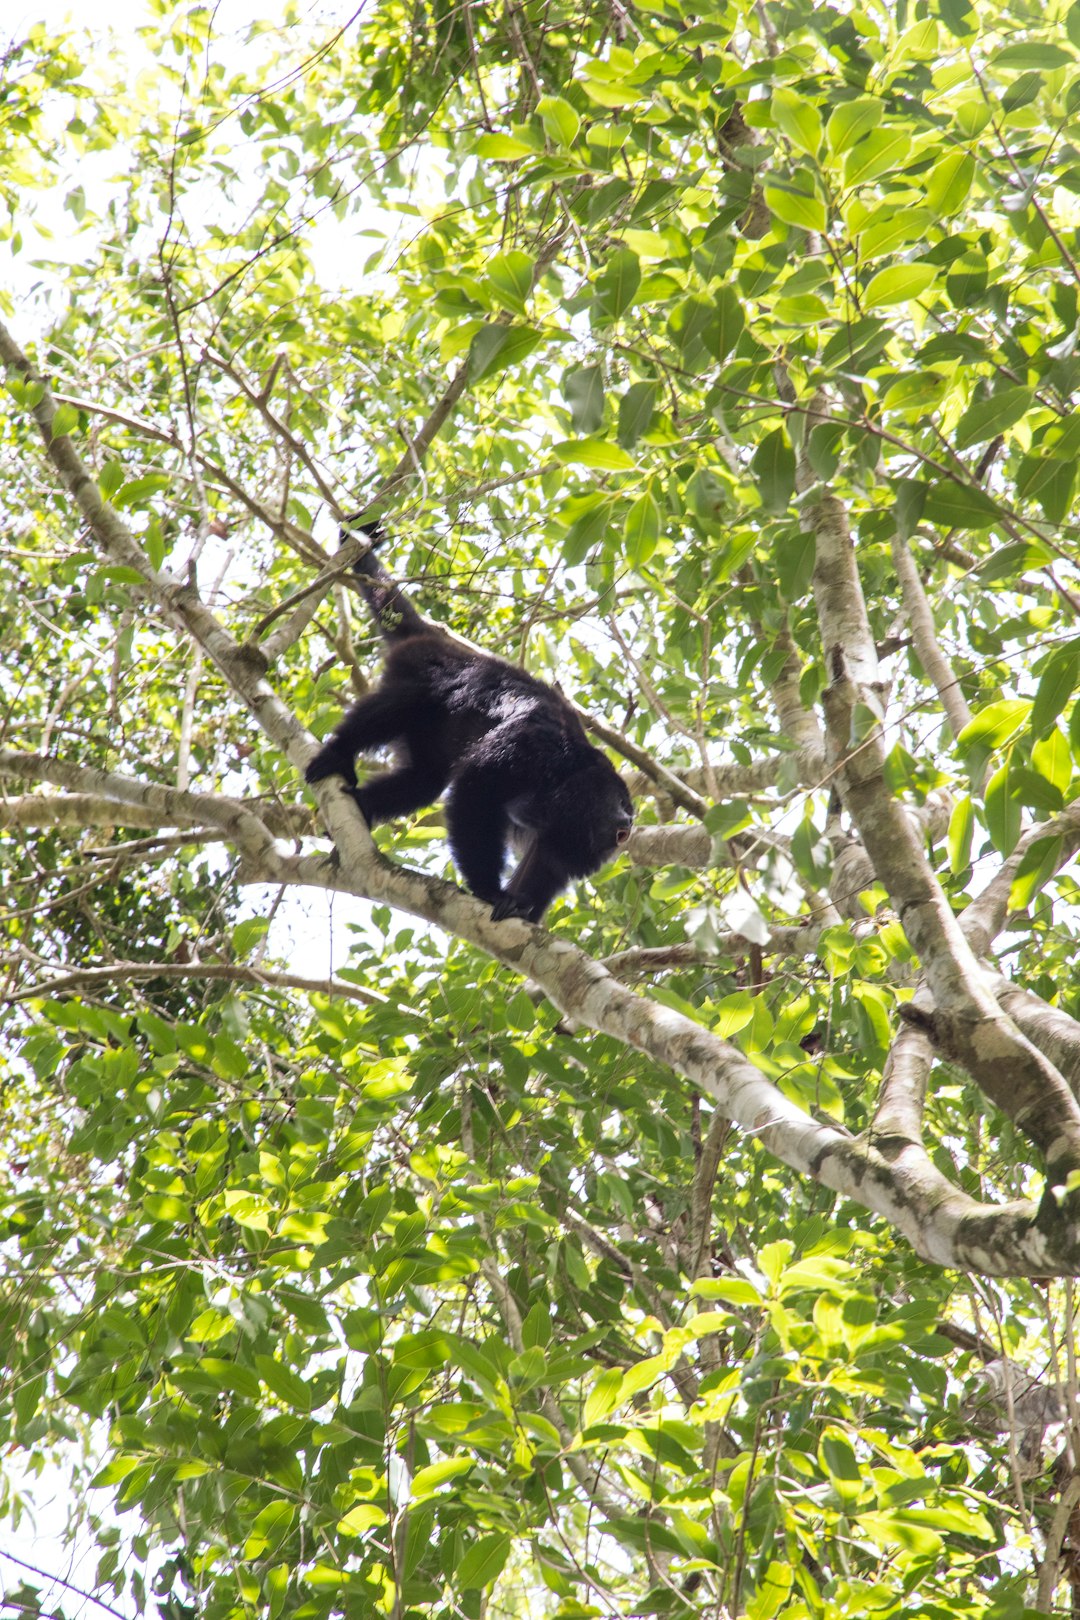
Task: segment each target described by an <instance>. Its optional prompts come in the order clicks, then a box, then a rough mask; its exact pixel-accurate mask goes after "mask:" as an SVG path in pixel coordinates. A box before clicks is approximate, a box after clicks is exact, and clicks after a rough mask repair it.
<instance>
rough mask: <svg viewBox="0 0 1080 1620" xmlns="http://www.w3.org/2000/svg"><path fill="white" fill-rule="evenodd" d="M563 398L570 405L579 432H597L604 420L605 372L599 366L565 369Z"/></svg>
mask: <svg viewBox="0 0 1080 1620" xmlns="http://www.w3.org/2000/svg"><path fill="white" fill-rule="evenodd" d="M562 392H563V398H564V399H565V401H566V403H567V404H568V405H569V407H570V420H571V421H572V422H573V424H574V427H575V428H576V429H577V431H578V432H579V433H595V432H596V430H597V428H598V427H599V426H600V424H601V422H602V421H603V420H604V374H603V371H602V370H601V368H600V367H599V366H579V367H578V368H577V370H575V371H564V372H563V380H562Z"/></svg>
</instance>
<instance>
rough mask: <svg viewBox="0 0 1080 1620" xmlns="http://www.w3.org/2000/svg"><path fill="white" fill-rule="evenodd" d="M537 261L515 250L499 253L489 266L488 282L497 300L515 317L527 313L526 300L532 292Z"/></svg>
mask: <svg viewBox="0 0 1080 1620" xmlns="http://www.w3.org/2000/svg"><path fill="white" fill-rule="evenodd" d="M535 269H536V261H535V260H534V259H532V258H530V256H529V254H527V253H522V252H521V251H520V250H519V249H517V248H513V249H511V251H510V252H509V253H497V254H496V255H495V257H494V259H492V261H491V264H490V265H489V266H488V281H489V283H490V285H491V290H492V292H493V293H494V295H495V298H496V300H497V301H498V302H499V303H500V304H502V306H503V308H504V309H508V310H510V311H511V312H512V313H513V314H515V315H523V314H524V313H525V300H526V299H527V298H528V296H529V294H530V292H531V291H532V284H533V275H534V272H535Z"/></svg>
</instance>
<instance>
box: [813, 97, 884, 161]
mask: <svg viewBox="0 0 1080 1620" xmlns="http://www.w3.org/2000/svg"><path fill="white" fill-rule="evenodd" d="M884 113H885V103H884V102H883V101H879V100H878V99H877V97H876V96H857V97H856V98H855V100H854V101H842V102H841V103H840V105H839V106H838V107H836V108H835V109H834V111H833V112H832V113H830V115H829V122H828V123H827V124H826V126H825V138H826V140H827V141H828V143H829V150H830V151H831V152H832V154H833V156H834V157H839V156H840V155H841V154H842V153H843V152H847V151H849V150H850V148H851V147H853V146H856V145H857V144H858V142H859V141H861V140H862V139H863V137H864V136H865V135H869V133H870V131H871V130H872V129H875V128H876V127H877V125H878V124H880V122H881V120H882V117H883V116H884Z"/></svg>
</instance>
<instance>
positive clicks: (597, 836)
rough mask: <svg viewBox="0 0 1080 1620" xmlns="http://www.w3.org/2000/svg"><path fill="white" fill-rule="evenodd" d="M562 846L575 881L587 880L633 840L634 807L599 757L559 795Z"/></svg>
mask: <svg viewBox="0 0 1080 1620" xmlns="http://www.w3.org/2000/svg"><path fill="white" fill-rule="evenodd" d="M556 797H557V798H558V799H559V801H560V802H559V805H558V822H557V825H558V834H559V844H560V846H561V849H562V853H563V856H564V858H565V860H566V863H567V866H568V868H569V870H570V871H571V873H572V874H573V875H574V876H575V877H587V876H588V874H589V873H590V872H595V871H596V869H597V867H598V866H603V864H604V862H605V861H606V860H610V858H611V856H612V855H614V853H615V851H616V850H617V849H619V848H621V846H622V845H623V844H625V843H626V840H627V839H628V838H629V837H630V834H631V832H632V831H633V827H634V806H633V804H632V802H631V799H630V795H629V793H628V792H627V789H626V783H625V782H624V781H623V779H622V777H621V776H620V775H619V773H618V771H617V770H616V769H615V767H614V766H613V765H612V764H611V763H610V762H609V761H608V760H607V759H605V758H604V756H603V755H602V754H600V755H598V757H597V760H596V763H595V764H590V765H588V766H586V767H585V769H584V770H581V771H577V772H575V774H574V775H573V776H572V777H570V778H569V780H568V781H567V782H566V783H565V784H564V785H563V787H562V788H561V789H560V790H559V793H558V794H557V795H556Z"/></svg>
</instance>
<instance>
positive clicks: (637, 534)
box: [624, 491, 660, 568]
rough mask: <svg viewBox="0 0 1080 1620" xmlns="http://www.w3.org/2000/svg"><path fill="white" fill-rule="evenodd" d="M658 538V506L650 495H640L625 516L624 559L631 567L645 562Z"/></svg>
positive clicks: (654, 547) (653, 549)
mask: <svg viewBox="0 0 1080 1620" xmlns="http://www.w3.org/2000/svg"><path fill="white" fill-rule="evenodd" d="M659 539H660V508H659V507H658V506H657V504H656V502H655V501H654V500H653V498H652V496H651V495H650V494H649V493H648V492H647V491H646V493H645V494H644V495H642V496H640V497H639V498H638V499H637V500H636V501H635V502H634V504H633V506H632V507H631V508H630V511H629V512H628V513H627V517H626V530H625V534H624V542H625V551H626V560H627V562H628V563H629V564H630V566H631V568H640V567H641V565H642V564H643V563H647V562H648V560H649V558H650V557H651V556H652V554H653V552H654V551H655V550H656V546H657V542H658V541H659Z"/></svg>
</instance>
